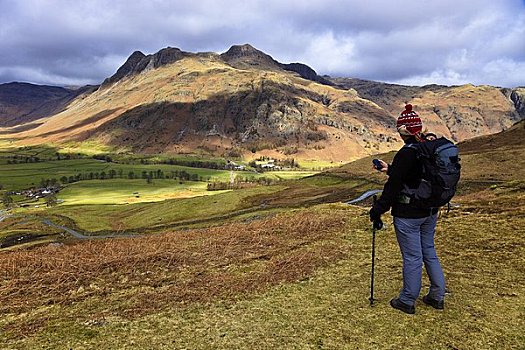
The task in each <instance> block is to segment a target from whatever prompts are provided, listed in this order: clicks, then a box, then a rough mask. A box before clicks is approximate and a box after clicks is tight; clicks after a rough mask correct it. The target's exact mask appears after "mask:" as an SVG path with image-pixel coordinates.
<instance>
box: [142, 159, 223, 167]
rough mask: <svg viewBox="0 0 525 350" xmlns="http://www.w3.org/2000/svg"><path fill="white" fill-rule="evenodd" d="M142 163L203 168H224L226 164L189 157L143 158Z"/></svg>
mask: <svg viewBox="0 0 525 350" xmlns="http://www.w3.org/2000/svg"><path fill="white" fill-rule="evenodd" d="M140 164H168V165H180V166H187V167H190V168H201V169H224V166H225V164H223V163H221V162H217V161H208V160H189V159H174V158H170V159H163V160H151V159H141V160H140Z"/></svg>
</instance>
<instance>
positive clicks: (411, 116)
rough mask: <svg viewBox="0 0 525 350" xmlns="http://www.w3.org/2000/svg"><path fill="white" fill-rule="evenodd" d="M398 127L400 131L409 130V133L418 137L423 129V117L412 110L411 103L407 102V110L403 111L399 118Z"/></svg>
mask: <svg viewBox="0 0 525 350" xmlns="http://www.w3.org/2000/svg"><path fill="white" fill-rule="evenodd" d="M396 127H397V130H398V131H399V132H400V133H402V134H406V132H408V134H410V135H414V136H416V137H417V136H419V134H420V133H421V131H422V130H423V123H421V118H419V115H418V114H417V113H416V112H414V111H413V110H412V105H411V104H407V105H406V106H405V110H404V111H403V112H401V115H400V116H399V118H397V125H396ZM405 130H406V132H405Z"/></svg>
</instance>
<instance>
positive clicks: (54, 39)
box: [0, 0, 525, 86]
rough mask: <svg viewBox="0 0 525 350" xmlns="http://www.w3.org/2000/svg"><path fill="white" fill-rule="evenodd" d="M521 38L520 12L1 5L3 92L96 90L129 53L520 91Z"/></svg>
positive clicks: (283, 4) (431, 4) (426, 4)
mask: <svg viewBox="0 0 525 350" xmlns="http://www.w3.org/2000/svg"><path fill="white" fill-rule="evenodd" d="M524 31H525V4H524V3H523V2H522V1H518V0H501V1H492V0H477V1H474V0H465V1H457V0H455V1H452V0H442V1H417V0H401V1H388V0H369V1H366V2H363V1H357V0H324V1H323V0H310V1H304V0H301V1H299V0H289V1H282V0H267V1H262V0H252V1H212V0H201V1H162V0H152V1H124V0H117V1H112V2H107V1H104V0H93V1H82V2H73V1H65V0H63V1H59V0H57V1H51V0H49V1H37V0H25V1H15V0H0V52H2V55H1V56H0V82H6V81H11V80H25V81H32V82H36V83H55V84H59V83H63V82H68V83H78V84H84V83H98V82H101V81H102V80H103V79H104V78H105V77H107V76H109V75H111V74H113V73H114V72H115V71H116V69H117V68H118V66H120V65H121V64H122V63H123V62H124V61H125V59H126V57H127V56H129V55H130V54H131V53H132V52H133V51H135V50H141V51H143V52H145V53H153V52H156V51H158V50H159V49H161V48H163V47H166V46H176V47H179V48H181V49H182V50H187V51H216V52H223V51H225V50H227V49H228V47H229V46H230V45H233V44H242V43H251V44H252V45H254V46H255V47H257V48H259V49H261V50H263V51H265V52H267V53H268V54H270V55H272V56H273V57H274V58H276V59H278V60H280V61H282V62H304V63H306V64H309V65H310V66H312V68H314V69H315V70H316V71H317V72H318V73H320V74H330V75H337V76H353V77H360V78H366V79H374V80H383V81H391V82H404V83H413V84H419V83H424V82H426V81H428V80H430V79H436V80H437V81H435V82H436V83H445V84H447V83H450V84H455V83H466V82H472V83H476V84H482V83H487V84H494V85H503V86H510V85H524V84H525V77H523V76H522V75H520V74H521V73H519V72H516V73H514V74H512V73H513V71H512V70H513V69H520V68H522V67H523V65H524V62H525V41H524V40H523V35H524V34H525V32H524ZM509 73H510V74H509Z"/></svg>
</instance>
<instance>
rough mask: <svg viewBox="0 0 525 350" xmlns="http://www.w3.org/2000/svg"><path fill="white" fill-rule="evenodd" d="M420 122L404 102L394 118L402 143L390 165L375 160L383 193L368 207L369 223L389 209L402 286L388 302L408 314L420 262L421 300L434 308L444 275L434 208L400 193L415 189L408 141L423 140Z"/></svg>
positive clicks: (417, 177)
mask: <svg viewBox="0 0 525 350" xmlns="http://www.w3.org/2000/svg"><path fill="white" fill-rule="evenodd" d="M422 129H423V125H422V123H421V119H420V118H419V116H418V114H417V113H416V112H415V111H413V110H412V105H410V104H407V105H406V106H405V110H404V111H403V112H401V114H400V116H399V118H398V119H397V130H398V132H399V134H400V135H401V138H402V139H403V141H404V142H405V146H404V147H403V148H401V149H400V150H399V151H398V152H397V154H396V155H395V157H394V160H393V162H392V164H391V165H388V164H387V163H386V162H384V161H382V160H379V161H380V163H381V165H382V169H380V170H381V171H382V172H385V173H386V174H387V175H388V181H387V182H386V184H385V186H384V188H383V193H382V195H381V197H380V198H379V200H377V202H376V204H375V205H374V206H373V207H372V209H371V210H370V220H371V221H372V222H378V221H381V215H382V214H383V213H386V212H387V211H388V210H389V209H390V208H392V216H393V217H394V228H395V231H396V236H397V241H398V243H399V248H400V250H401V255H402V257H403V288H402V289H401V292H400V293H399V296H398V297H397V298H394V299H392V300H390V305H391V306H392V307H393V308H395V309H398V310H401V311H403V312H405V313H408V314H414V313H415V311H416V308H415V302H416V299H417V298H418V297H419V293H420V290H421V274H422V268H423V264H424V265H425V269H426V272H427V274H428V277H429V279H430V289H429V291H428V294H427V295H425V296H424V297H423V302H424V303H425V304H427V305H429V306H432V307H433V308H435V309H443V308H444V297H445V278H444V275H443V270H442V269H441V265H440V263H439V259H438V257H437V254H436V249H435V247H434V233H435V229H436V223H437V216H438V208H420V207H418V206H416V205H415V204H414V203H412V201H411V200H410V197H408V196H406V195H404V194H403V193H402V190H403V189H404V188H407V187H408V188H409V189H410V188H417V187H418V184H419V183H420V182H421V178H422V171H423V166H422V163H421V161H420V160H419V159H418V158H417V153H416V150H415V149H414V148H411V147H410V146H407V145H410V144H415V143H418V142H424V141H425V136H424V135H423V134H422Z"/></svg>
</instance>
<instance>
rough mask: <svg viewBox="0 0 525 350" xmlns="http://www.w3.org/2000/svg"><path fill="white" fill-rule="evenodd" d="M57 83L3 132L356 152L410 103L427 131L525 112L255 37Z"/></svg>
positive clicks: (231, 149)
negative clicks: (266, 44) (377, 76)
mask: <svg viewBox="0 0 525 350" xmlns="http://www.w3.org/2000/svg"><path fill="white" fill-rule="evenodd" d="M58 89H61V88H58ZM57 91H61V92H63V94H64V96H63V97H61V99H59V100H60V101H61V103H55V104H53V106H54V109H52V108H49V109H46V108H44V107H42V108H36V109H34V110H33V112H32V113H33V114H31V115H32V116H34V118H33V119H31V118H29V117H28V116H27V115H26V114H24V115H22V114H21V113H18V114H17V113H15V112H12V114H11V115H10V116H9V121H10V122H9V123H7V120H8V119H7V118H6V119H5V121H4V124H3V125H4V126H15V125H16V127H14V128H13V127H12V128H4V130H2V131H1V132H0V137H6V138H10V139H19V140H20V141H19V143H20V144H38V143H43V142H53V143H61V142H70V141H77V142H83V141H88V140H89V141H96V142H98V143H103V144H107V145H110V146H113V147H116V148H118V149H121V150H130V151H134V152H145V153H159V152H163V153H207V154H210V155H215V156H225V157H230V156H244V157H247V158H255V157H258V156H262V155H265V156H272V157H277V158H286V157H288V158H296V159H318V160H325V161H349V160H353V159H356V158H360V157H363V156H366V155H369V154H375V153H380V152H386V151H389V150H394V149H397V148H398V147H399V146H400V145H401V140H400V139H399V137H398V135H397V132H396V131H395V128H394V125H395V119H396V117H397V115H398V113H399V112H400V111H401V110H402V108H403V105H404V103H405V102H411V103H412V104H414V105H415V107H416V110H417V111H418V112H419V113H420V115H421V116H422V118H423V121H424V124H425V126H426V127H427V128H428V129H430V130H432V131H435V132H438V133H441V134H443V135H445V136H447V137H450V138H451V139H454V140H455V141H462V140H466V139H469V138H472V137H476V136H479V135H488V134H492V133H496V132H500V131H502V130H505V129H507V128H508V127H510V126H511V125H512V124H513V123H515V122H516V121H518V120H521V119H523V118H524V117H525V108H524V107H523V106H524V104H523V101H524V96H525V92H524V89H500V88H496V87H490V86H473V85H464V86H454V87H446V86H425V87H408V86H400V85H392V84H384V83H377V82H370V81H363V80H357V79H344V78H333V79H328V78H326V77H321V76H319V75H318V74H317V73H316V72H315V71H314V70H313V69H312V68H310V67H308V66H306V65H304V64H301V63H289V64H284V63H280V62H278V61H276V60H274V59H273V58H272V57H271V56H270V55H268V54H266V53H264V52H262V51H259V50H257V49H256V48H254V47H252V46H251V45H248V44H245V45H235V46H232V47H231V48H230V49H229V50H228V51H226V52H225V53H222V54H217V53H212V52H204V53H191V52H184V51H182V50H180V49H178V48H171V47H167V48H164V49H162V50H160V51H158V52H157V53H155V54H150V55H145V54H144V53H142V52H140V51H136V52H134V53H133V54H131V55H130V57H129V58H128V59H127V60H126V62H125V63H124V64H123V65H122V66H121V67H120V68H119V69H118V70H117V72H115V74H114V75H112V76H111V77H109V78H107V79H106V80H105V81H104V82H103V83H102V84H101V86H100V87H97V88H86V91H84V92H85V93H81V94H78V92H77V95H76V96H75V95H74V94H73V92H71V91H69V90H67V89H62V90H57ZM13 94H14V95H15V96H16V95H17V93H16V92H14V93H13ZM43 100H45V101H47V102H46V103H48V104H49V105H50V106H51V104H50V103H51V101H56V99H55V98H52V97H48V98H47V99H46V98H44V99H43ZM15 105H17V104H16V103H15ZM46 106H47V105H46ZM48 110H49V112H46V111H48ZM44 112H46V113H44ZM42 117H43V118H42ZM36 119H40V120H39V121H38V124H29V125H28V124H27V123H28V122H30V121H32V120H36ZM24 123H26V124H24Z"/></svg>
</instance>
